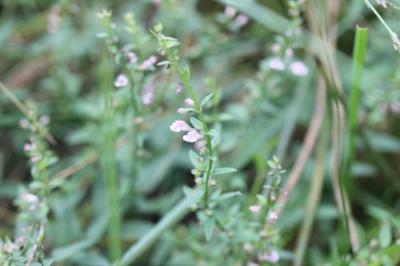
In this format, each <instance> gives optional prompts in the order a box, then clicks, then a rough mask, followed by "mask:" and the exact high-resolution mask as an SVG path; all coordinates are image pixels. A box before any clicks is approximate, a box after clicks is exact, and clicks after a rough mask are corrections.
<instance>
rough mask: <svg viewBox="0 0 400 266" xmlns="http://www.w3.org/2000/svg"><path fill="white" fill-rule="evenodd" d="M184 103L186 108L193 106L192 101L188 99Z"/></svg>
mask: <svg viewBox="0 0 400 266" xmlns="http://www.w3.org/2000/svg"><path fill="white" fill-rule="evenodd" d="M184 102H185V104H186V105H187V106H194V101H193V100H192V99H190V98H186V99H185V101H184Z"/></svg>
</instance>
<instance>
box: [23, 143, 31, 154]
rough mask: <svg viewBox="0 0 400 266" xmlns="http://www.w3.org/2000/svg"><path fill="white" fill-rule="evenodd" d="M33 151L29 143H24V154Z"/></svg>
mask: <svg viewBox="0 0 400 266" xmlns="http://www.w3.org/2000/svg"><path fill="white" fill-rule="evenodd" d="M32 150H33V149H32V145H31V144H30V143H25V145H24V151H25V152H30V151H32Z"/></svg>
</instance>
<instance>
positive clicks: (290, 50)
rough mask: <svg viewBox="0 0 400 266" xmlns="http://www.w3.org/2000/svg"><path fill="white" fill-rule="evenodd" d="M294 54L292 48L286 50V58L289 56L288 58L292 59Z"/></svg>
mask: <svg viewBox="0 0 400 266" xmlns="http://www.w3.org/2000/svg"><path fill="white" fill-rule="evenodd" d="M293 54H294V52H293V49H292V48H288V49H287V50H286V56H287V57H292V56H293Z"/></svg>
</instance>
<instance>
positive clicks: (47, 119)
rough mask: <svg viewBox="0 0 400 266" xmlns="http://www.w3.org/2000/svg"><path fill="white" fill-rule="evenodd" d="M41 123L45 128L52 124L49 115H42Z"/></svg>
mask: <svg viewBox="0 0 400 266" xmlns="http://www.w3.org/2000/svg"><path fill="white" fill-rule="evenodd" d="M39 121H40V124H42V125H43V126H47V125H48V124H49V123H50V117H49V116H48V115H42V116H41V117H40V120H39Z"/></svg>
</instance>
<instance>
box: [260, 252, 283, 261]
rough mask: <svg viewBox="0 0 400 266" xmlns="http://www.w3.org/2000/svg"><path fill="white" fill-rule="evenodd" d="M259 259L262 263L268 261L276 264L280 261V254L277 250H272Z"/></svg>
mask: <svg viewBox="0 0 400 266" xmlns="http://www.w3.org/2000/svg"><path fill="white" fill-rule="evenodd" d="M258 259H259V260H260V261H267V262H269V263H272V264H274V263H277V262H278V261H279V254H278V252H277V251H276V250H271V251H268V252H265V253H263V254H261V255H260V256H258Z"/></svg>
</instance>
